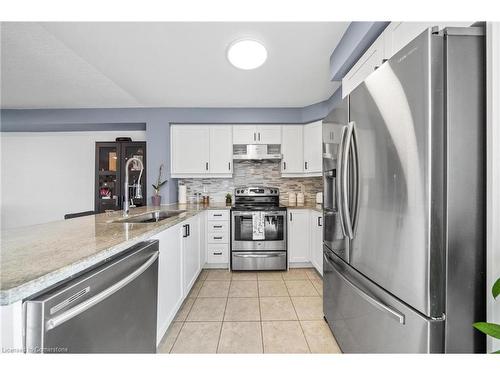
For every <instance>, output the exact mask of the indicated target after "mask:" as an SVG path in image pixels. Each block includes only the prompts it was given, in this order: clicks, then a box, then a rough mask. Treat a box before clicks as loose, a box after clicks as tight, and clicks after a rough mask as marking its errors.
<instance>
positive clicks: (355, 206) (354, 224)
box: [352, 121, 361, 237]
mask: <svg viewBox="0 0 500 375" xmlns="http://www.w3.org/2000/svg"><path fill="white" fill-rule="evenodd" d="M352 125H353V127H352V151H353V161H354V163H353V174H354V201H353V202H354V203H353V208H352V232H353V233H352V234H353V237H356V232H357V229H358V221H359V220H358V217H359V198H360V188H361V185H360V183H359V149H358V132H357V130H356V123H355V122H354V121H353V122H352Z"/></svg>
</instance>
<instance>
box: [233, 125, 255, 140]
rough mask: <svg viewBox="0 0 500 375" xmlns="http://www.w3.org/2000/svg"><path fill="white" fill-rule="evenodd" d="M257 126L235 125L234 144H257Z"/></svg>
mask: <svg viewBox="0 0 500 375" xmlns="http://www.w3.org/2000/svg"><path fill="white" fill-rule="evenodd" d="M255 128H256V126H255V125H234V127H233V144H235V145H250V144H255V143H257V132H256V130H255Z"/></svg>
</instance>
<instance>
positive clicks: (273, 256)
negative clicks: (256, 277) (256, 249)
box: [233, 252, 286, 258]
mask: <svg viewBox="0 0 500 375" xmlns="http://www.w3.org/2000/svg"><path fill="white" fill-rule="evenodd" d="M285 255H286V254H285V252H282V253H273V254H236V253H233V256H234V257H237V258H276V257H284V256H285Z"/></svg>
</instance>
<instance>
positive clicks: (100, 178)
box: [95, 143, 120, 212]
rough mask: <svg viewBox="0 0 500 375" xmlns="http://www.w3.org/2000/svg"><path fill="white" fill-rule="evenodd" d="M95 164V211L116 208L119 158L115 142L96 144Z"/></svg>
mask: <svg viewBox="0 0 500 375" xmlns="http://www.w3.org/2000/svg"><path fill="white" fill-rule="evenodd" d="M96 166H97V171H96V172H97V173H96V174H97V176H96V204H95V208H96V211H97V212H105V211H108V210H118V209H119V206H120V199H119V197H120V186H119V171H120V159H119V150H118V148H117V146H116V144H115V143H101V144H97V145H96Z"/></svg>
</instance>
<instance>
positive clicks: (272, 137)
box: [233, 125, 281, 145]
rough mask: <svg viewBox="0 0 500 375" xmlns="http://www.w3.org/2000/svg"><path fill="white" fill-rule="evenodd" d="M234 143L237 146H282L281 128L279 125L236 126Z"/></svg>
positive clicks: (234, 128)
mask: <svg viewBox="0 0 500 375" xmlns="http://www.w3.org/2000/svg"><path fill="white" fill-rule="evenodd" d="M233 143H234V144H235V145H249V144H278V145H279V144H280V143H281V126H279V125H234V127H233Z"/></svg>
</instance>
